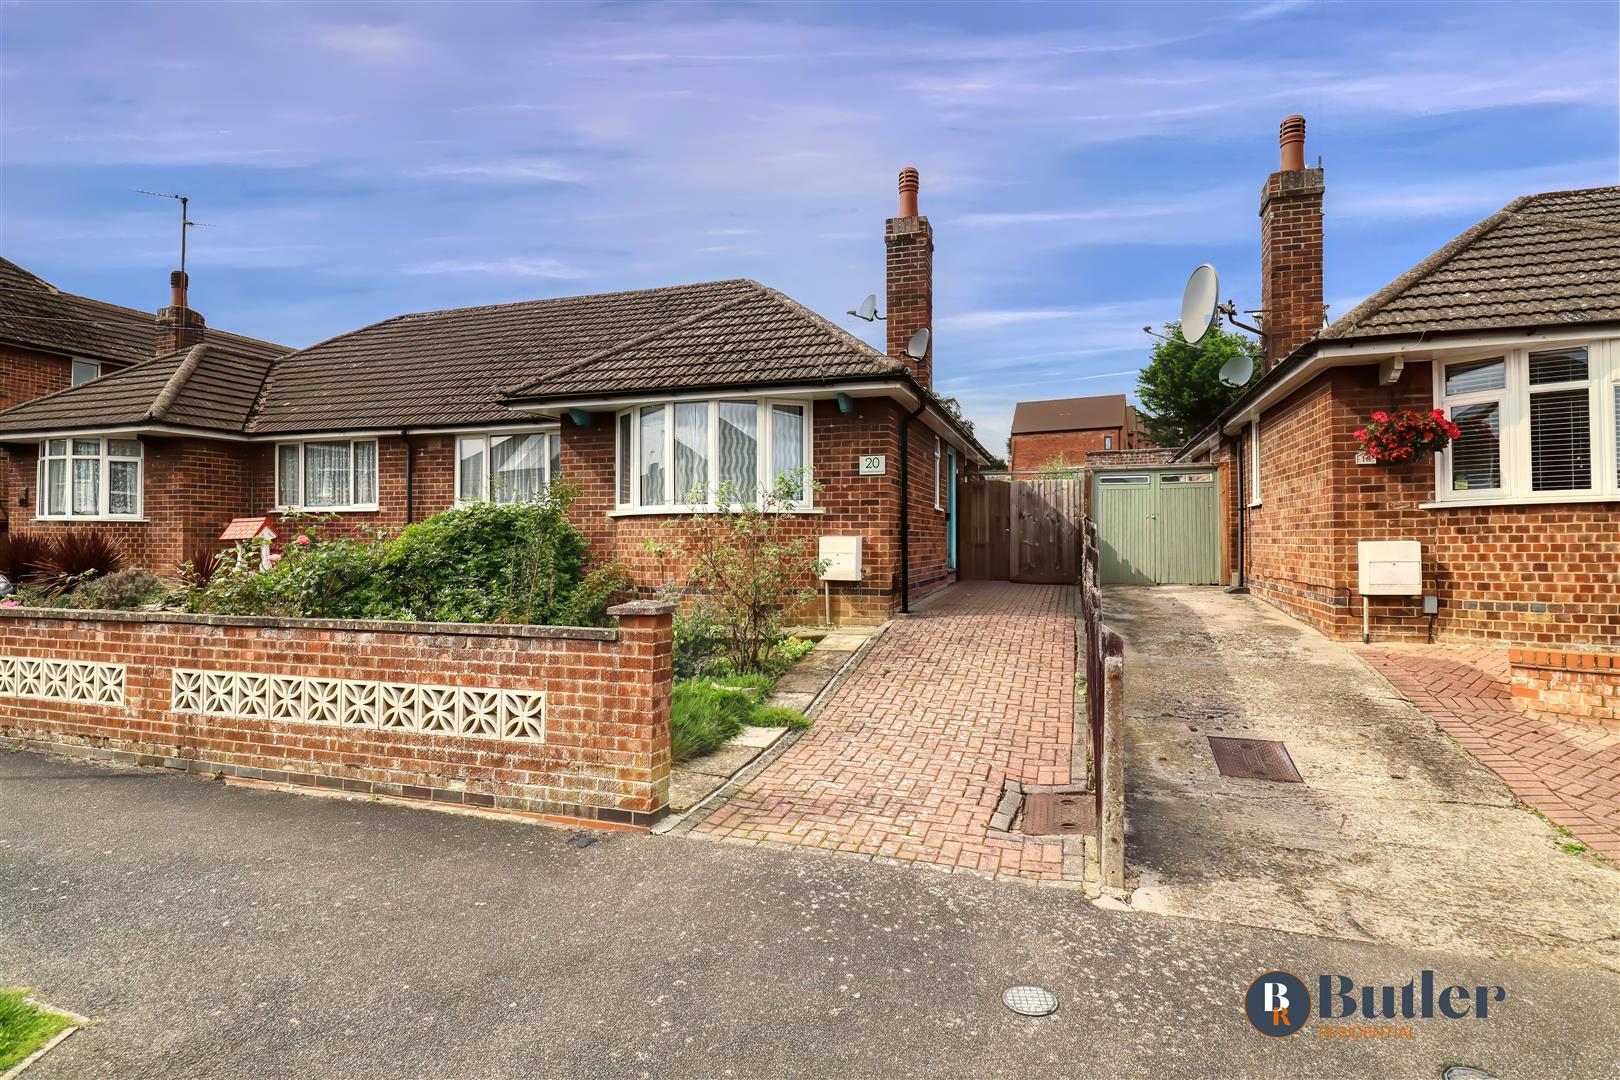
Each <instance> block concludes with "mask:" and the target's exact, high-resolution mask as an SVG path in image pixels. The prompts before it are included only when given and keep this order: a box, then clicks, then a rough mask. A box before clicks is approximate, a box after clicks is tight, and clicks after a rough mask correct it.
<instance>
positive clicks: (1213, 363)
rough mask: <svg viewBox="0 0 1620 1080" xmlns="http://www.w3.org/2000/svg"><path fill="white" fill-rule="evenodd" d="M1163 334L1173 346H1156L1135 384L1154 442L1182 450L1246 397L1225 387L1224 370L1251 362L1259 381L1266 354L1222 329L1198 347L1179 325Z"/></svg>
mask: <svg viewBox="0 0 1620 1080" xmlns="http://www.w3.org/2000/svg"><path fill="white" fill-rule="evenodd" d="M1164 329H1165V337H1166V338H1167V339H1168V340H1165V341H1161V342H1159V343H1158V344H1157V345H1155V346H1153V356H1152V357H1151V358H1150V359H1149V360H1148V364H1147V367H1145V368H1143V369H1142V372H1141V374H1140V375H1138V376H1137V378H1136V398H1137V400H1138V401H1139V402H1141V405H1142V423H1143V425H1144V426H1145V427H1146V428H1147V430H1148V434H1150V435H1152V436H1153V441H1154V442H1155V443H1157V444H1158V445H1160V446H1182V445H1184V444H1185V443H1186V442H1187V441H1188V440H1190V439H1191V438H1192V437H1193V436H1194V435H1197V434H1198V433H1199V432H1200V431H1203V430H1204V429H1205V428H1206V427H1208V426H1209V425H1210V424H1212V423H1214V422H1215V418H1216V417H1217V416H1219V415H1220V412H1221V410H1222V409H1224V408H1226V406H1228V405H1230V404H1231V403H1232V402H1233V401H1235V400H1236V399H1237V396H1238V395H1239V394H1241V393H1243V390H1244V387H1241V386H1227V385H1226V384H1225V383H1223V382H1221V380H1220V370H1221V366H1222V365H1223V364H1225V363H1226V362H1227V361H1228V360H1230V359H1232V358H1233V357H1235V356H1247V357H1248V358H1249V359H1250V360H1251V361H1252V362H1253V363H1254V376H1253V378H1251V379H1250V382H1253V381H1254V378H1258V377H1259V375H1260V357H1261V355H1262V350H1261V348H1260V343H1259V342H1258V341H1255V340H1254V339H1253V338H1247V337H1244V336H1243V335H1242V334H1233V333H1229V332H1227V331H1225V330H1222V329H1220V328H1219V327H1215V328H1212V329H1211V330H1210V331H1209V332H1208V333H1207V334H1205V335H1204V339H1203V340H1202V341H1200V342H1199V343H1198V344H1197V345H1189V344H1188V343H1187V339H1186V338H1184V337H1182V336H1181V325H1180V324H1179V323H1173V322H1172V323H1165V325H1164Z"/></svg>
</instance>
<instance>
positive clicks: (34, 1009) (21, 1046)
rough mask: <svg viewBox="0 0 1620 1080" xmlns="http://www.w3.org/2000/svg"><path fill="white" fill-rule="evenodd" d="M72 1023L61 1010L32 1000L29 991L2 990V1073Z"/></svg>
mask: <svg viewBox="0 0 1620 1080" xmlns="http://www.w3.org/2000/svg"><path fill="white" fill-rule="evenodd" d="M72 1026H73V1021H72V1020H69V1019H68V1018H67V1017H65V1016H63V1015H62V1014H61V1013H54V1012H51V1011H50V1010H49V1009H41V1008H40V1007H39V1006H38V1005H35V1004H33V1003H32V1002H30V1001H29V1000H28V991H27V990H0V1073H3V1072H5V1071H6V1070H7V1069H9V1068H11V1067H12V1066H13V1065H15V1064H17V1063H18V1062H19V1061H21V1060H22V1059H23V1058H25V1057H27V1056H28V1055H29V1054H32V1053H33V1052H34V1051H35V1050H38V1049H39V1048H40V1047H41V1046H44V1045H45V1044H46V1043H48V1042H50V1041H51V1039H53V1038H55V1037H56V1035H57V1033H59V1032H61V1031H62V1030H64V1029H65V1028H69V1027H72Z"/></svg>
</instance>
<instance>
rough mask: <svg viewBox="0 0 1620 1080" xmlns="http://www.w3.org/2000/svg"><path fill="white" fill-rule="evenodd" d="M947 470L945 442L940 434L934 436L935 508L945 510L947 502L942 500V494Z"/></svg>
mask: <svg viewBox="0 0 1620 1080" xmlns="http://www.w3.org/2000/svg"><path fill="white" fill-rule="evenodd" d="M944 471H945V443H944V440H942V439H941V438H940V437H939V436H938V435H935V436H934V509H935V510H943V509H945V504H944V503H942V502H940V494H941V492H943V491H944V489H945V485H944V483H943V482H942V479H941V478H942V476H943V474H944Z"/></svg>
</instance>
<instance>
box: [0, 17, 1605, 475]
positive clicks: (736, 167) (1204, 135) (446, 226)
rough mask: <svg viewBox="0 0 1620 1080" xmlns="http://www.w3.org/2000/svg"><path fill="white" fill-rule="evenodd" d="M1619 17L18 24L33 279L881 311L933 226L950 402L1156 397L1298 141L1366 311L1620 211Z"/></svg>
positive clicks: (426, 297)
mask: <svg viewBox="0 0 1620 1080" xmlns="http://www.w3.org/2000/svg"><path fill="white" fill-rule="evenodd" d="M1616 12H1617V6H1616V5H1614V4H1609V3H1589V4H1567V5H1559V4H1546V3H1538V4H1517V3H1504V4H1469V5H1451V4H1440V3H1426V4H1413V3H1402V4H1391V5H1379V4H1371V3H1361V4H1331V3H1308V2H1295V0H1273V2H1261V3H1241V4H1212V3H1205V4H1196V5H1185V6H1183V5H1176V4H1146V3H1141V4H1072V5H1063V4H1027V5H1021V4H993V5H982V6H980V5H974V4H907V5H888V4H882V3H860V4H850V5H839V4H828V5H811V4H793V5H736V4H733V5H704V4H581V5H566V4H546V5H529V6H524V5H493V4H491V5H481V4H474V3H459V4H454V5H445V6H435V5H431V4H412V5H399V6H393V5H387V4H369V5H352V6H347V5H342V4H319V5H314V4H309V5H305V4H273V3H271V4H246V3H244V4H214V5H203V4H134V5H112V4H63V3H49V4H35V3H6V4H5V5H4V6H3V7H0V35H3V36H0V65H3V66H0V125H3V127H0V132H3V157H0V199H3V206H0V251H3V252H4V254H5V255H7V256H8V257H10V258H12V259H14V260H16V261H18V262H20V263H22V264H23V265H25V266H27V267H29V268H30V269H32V270H34V271H35V272H37V273H39V274H41V275H43V276H44V277H46V278H47V279H49V280H51V281H53V282H55V283H56V284H58V285H60V286H62V287H64V288H67V289H70V290H72V291H75V292H80V293H86V294H89V295H92V296H97V297H102V298H105V299H109V300H114V301H117V302H120V303H124V304H129V305H131V306H134V307H141V308H149V309H150V308H155V307H157V306H158V305H160V304H161V303H163V302H164V299H165V289H166V281H167V276H166V274H167V271H168V270H169V269H170V268H171V267H172V265H173V264H174V262H175V258H176V250H175V249H176V239H175V233H176V229H175V220H174V216H173V214H174V211H173V209H172V208H171V207H170V206H169V205H168V204H166V203H162V202H160V201H159V200H155V199H149V198H147V197H144V196H140V195H136V194H133V193H132V191H131V189H134V188H152V189H156V190H162V191H179V192H184V193H186V194H187V195H189V196H191V197H192V199H193V217H194V218H196V219H197V220H200V221H204V222H208V223H211V225H212V226H213V227H212V228H209V229H205V230H198V231H195V232H194V233H193V234H192V235H193V241H192V247H191V259H190V267H191V270H192V282H193V283H192V302H193V306H195V307H197V308H198V309H199V310H200V311H202V312H203V314H204V315H205V316H206V317H207V318H208V320H209V323H210V324H211V325H215V326H220V327H223V328H227V329H231V330H237V331H241V332H243V333H251V334H255V335H258V336H261V337H266V338H271V339H274V340H278V341H283V342H287V343H290V344H294V345H305V344H309V343H312V342H314V341H317V340H320V339H321V338H324V337H327V336H330V335H332V334H336V333H341V332H343V331H345V330H349V329H352V328H354V327H356V326H360V325H364V324H365V323H368V322H372V321H375V320H377V319H381V318H386V317H388V316H391V315H395V314H398V313H400V312H404V311H416V310H425V309H432V308H442V307H455V306H460V305H467V304H477V303H491V302H499V301H506V300H517V299H526V298H531V297H539V296H555V295H567V294H571V293H581V292H600V291H609V290H615V289H626V288H639V287H645V286H652V285H663V284H671V283H676V282H684V281H697V280H705V279H712V278H722V277H737V276H747V277H753V278H757V279H758V280H760V281H763V282H765V283H766V284H769V285H772V286H775V287H776V288H779V289H782V290H783V291H785V292H787V293H789V294H790V295H792V296H794V297H795V298H797V299H799V300H801V301H802V302H804V303H806V304H808V305H810V306H811V307H813V308H815V309H817V310H819V311H821V312H823V313H825V314H827V315H829V316H832V317H835V318H838V319H839V321H840V322H842V323H843V324H844V325H847V326H850V328H851V329H853V330H856V331H857V332H860V333H862V334H863V336H865V337H867V338H868V340H871V341H874V342H875V343H877V342H879V337H878V335H879V334H880V333H881V331H880V330H873V329H871V328H868V327H867V326H866V325H865V324H861V323H858V322H854V321H853V320H851V319H848V318H846V317H844V316H843V315H842V312H843V311H844V310H845V309H846V308H849V307H853V306H854V305H855V303H856V302H857V301H858V300H859V299H860V297H861V296H863V295H864V294H866V293H868V292H874V291H875V292H878V293H879V294H881V293H882V284H883V281H882V279H883V245H882V226H883V219H884V217H886V216H888V215H890V214H892V213H894V207H895V194H894V191H895V174H896V173H897V172H898V170H899V169H900V168H901V167H902V166H904V165H915V166H917V167H918V168H919V169H920V170H921V172H922V178H923V179H922V196H921V201H922V210H923V212H924V213H925V214H927V215H929V217H930V219H931V220H932V222H933V224H934V229H935V236H936V247H937V252H936V256H935V333H936V342H937V345H936V359H935V364H936V371H937V372H938V385H939V388H940V389H941V391H942V392H944V393H947V394H956V395H958V396H959V397H960V398H961V399H962V400H963V402H964V403H965V405H966V407H967V410H968V415H969V416H970V418H972V419H974V420H975V421H976V422H977V423H978V426H979V429H980V433H981V435H982V437H983V438H984V441H985V442H986V444H987V445H989V446H990V447H991V448H993V449H996V450H998V451H999V450H1000V449H1001V447H1002V445H1003V443H1004V440H1005V437H1006V432H1007V427H1008V424H1009V422H1010V417H1011V412H1012V404H1013V402H1015V401H1017V400H1019V399H1024V398H1045V397H1061V396H1068V395H1071V394H1089V393H1113V392H1121V391H1129V390H1131V388H1132V387H1133V386H1134V371H1135V369H1136V368H1138V367H1139V366H1140V365H1141V363H1142V361H1143V360H1144V358H1145V356H1146V353H1147V351H1148V346H1149V345H1151V341H1150V340H1149V339H1148V338H1147V337H1145V336H1144V335H1143V333H1142V331H1141V327H1142V325H1143V324H1144V323H1148V322H1161V321H1163V320H1165V319H1168V318H1171V317H1173V315H1174V313H1175V309H1176V307H1177V304H1178V301H1179V297H1180V293H1181V288H1182V285H1183V283H1184V282H1185V280H1186V277H1187V274H1188V273H1189V272H1190V270H1191V269H1192V268H1193V267H1194V266H1195V265H1197V264H1198V263H1200V262H1204V261H1210V262H1213V263H1215V265H1216V266H1217V267H1218V268H1219V269H1220V270H1221V273H1222V283H1223V284H1222V293H1223V295H1226V296H1230V297H1232V298H1234V299H1236V300H1237V302H1238V304H1239V306H1240V307H1255V306H1258V303H1259V290H1258V285H1257V282H1258V262H1259V254H1258V229H1257V219H1256V211H1257V209H1258V192H1259V188H1260V184H1261V182H1262V180H1263V179H1264V178H1265V176H1266V174H1267V173H1268V172H1269V171H1271V170H1272V169H1274V168H1276V161H1277V141H1276V131H1277V123H1278V121H1279V120H1280V119H1281V118H1282V117H1283V116H1285V115H1287V114H1289V113H1292V112H1301V113H1304V114H1305V115H1306V116H1307V117H1308V118H1309V122H1310V133H1309V140H1308V142H1307V146H1306V152H1307V155H1308V156H1309V158H1310V160H1311V161H1313V162H1314V161H1315V159H1316V157H1317V155H1321V156H1322V157H1323V158H1324V161H1325V165H1326V168H1327V185H1328V186H1327V199H1326V211H1327V217H1326V228H1327V298H1328V300H1329V302H1330V303H1331V305H1332V312H1333V313H1337V314H1342V313H1343V312H1345V311H1346V310H1348V309H1349V307H1350V306H1351V305H1352V304H1353V303H1354V302H1356V301H1357V300H1359V299H1361V298H1363V297H1365V296H1366V295H1367V294H1368V293H1370V292H1372V291H1373V290H1375V289H1377V288H1378V287H1379V286H1381V285H1382V284H1384V283H1385V282H1386V281H1388V280H1389V279H1390V278H1392V277H1394V276H1396V275H1397V274H1399V273H1400V272H1401V271H1403V270H1405V269H1406V268H1407V267H1409V266H1410V265H1411V264H1413V263H1414V262H1416V261H1418V260H1419V259H1421V258H1422V257H1423V256H1424V255H1426V254H1428V253H1429V252H1430V251H1432V250H1433V249H1435V248H1436V247H1438V246H1440V245H1441V244H1442V243H1444V242H1445V241H1446V240H1447V239H1449V238H1450V237H1451V236H1453V235H1455V234H1456V233H1457V232H1459V231H1461V230H1462V229H1464V228H1466V227H1467V226H1468V225H1469V224H1471V223H1472V222H1473V221H1475V220H1477V219H1478V218H1480V217H1482V216H1484V215H1486V214H1488V213H1490V212H1491V211H1493V210H1495V209H1497V208H1498V207H1500V206H1501V205H1502V204H1503V203H1505V202H1507V201H1508V200H1509V199H1511V198H1513V197H1515V196H1517V195H1519V194H1523V193H1526V192H1531V191H1540V190H1551V189H1558V188H1569V187H1583V186H1590V185H1595V184H1612V183H1616V182H1620V105H1617V99H1620V74H1617V66H1620V64H1617V49H1620V33H1617V14H1616Z"/></svg>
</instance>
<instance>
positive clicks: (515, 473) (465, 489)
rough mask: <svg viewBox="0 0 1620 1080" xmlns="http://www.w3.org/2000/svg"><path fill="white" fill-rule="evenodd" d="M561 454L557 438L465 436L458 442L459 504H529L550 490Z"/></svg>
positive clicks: (514, 434)
mask: <svg viewBox="0 0 1620 1080" xmlns="http://www.w3.org/2000/svg"><path fill="white" fill-rule="evenodd" d="M560 453H561V447H560V444H559V442H558V439H557V436H555V435H545V434H540V433H537V432H512V433H494V432H492V433H490V434H487V435H463V436H461V437H460V438H458V439H457V440H456V501H457V502H461V503H470V502H486V501H487V502H494V503H520V502H528V501H529V500H530V499H532V498H534V497H535V496H537V495H539V494H540V493H541V492H543V491H545V490H546V489H547V488H548V487H550V486H551V482H552V480H553V478H555V477H556V475H557V471H558V461H559V455H560Z"/></svg>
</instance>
